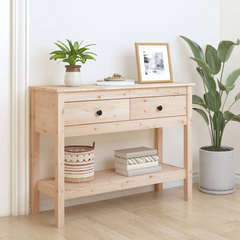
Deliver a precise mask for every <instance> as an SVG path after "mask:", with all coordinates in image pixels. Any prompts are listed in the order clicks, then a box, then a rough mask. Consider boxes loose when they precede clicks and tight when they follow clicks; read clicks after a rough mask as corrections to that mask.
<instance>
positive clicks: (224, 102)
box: [222, 94, 228, 112]
mask: <svg viewBox="0 0 240 240" xmlns="http://www.w3.org/2000/svg"><path fill="white" fill-rule="evenodd" d="M227 97H228V94H227V95H226V98H225V101H224V103H223V106H222V112H223V109H224V106H225V103H226V101H227Z"/></svg>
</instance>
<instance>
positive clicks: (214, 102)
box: [204, 92, 221, 112]
mask: <svg viewBox="0 0 240 240" xmlns="http://www.w3.org/2000/svg"><path fill="white" fill-rule="evenodd" d="M204 101H205V103H206V105H207V106H208V108H209V109H210V110H211V111H213V112H217V111H218V110H219V109H220V107H221V98H220V95H219V93H218V92H216V94H215V96H214V97H213V96H212V95H211V94H210V93H209V92H208V93H205V94H204Z"/></svg>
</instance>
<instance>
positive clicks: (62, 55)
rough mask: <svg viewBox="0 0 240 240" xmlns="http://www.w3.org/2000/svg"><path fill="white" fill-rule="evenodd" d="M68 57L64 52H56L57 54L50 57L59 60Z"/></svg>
mask: <svg viewBox="0 0 240 240" xmlns="http://www.w3.org/2000/svg"><path fill="white" fill-rule="evenodd" d="M65 57H66V55H64V54H56V55H53V56H51V57H50V60H57V59H59V58H60V59H62V58H65Z"/></svg>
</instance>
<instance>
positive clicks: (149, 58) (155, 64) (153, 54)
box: [135, 43, 173, 83]
mask: <svg viewBox="0 0 240 240" xmlns="http://www.w3.org/2000/svg"><path fill="white" fill-rule="evenodd" d="M135 48H136V57H137V68H138V77H139V82H140V83H166V82H173V77H172V65H171V58H170V51H169V44H168V43H135Z"/></svg>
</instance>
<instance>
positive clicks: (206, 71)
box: [190, 57, 212, 79]
mask: <svg viewBox="0 0 240 240" xmlns="http://www.w3.org/2000/svg"><path fill="white" fill-rule="evenodd" d="M190 59H192V60H193V61H195V62H197V63H198V66H199V67H200V68H201V69H202V70H203V74H204V76H205V77H206V78H207V79H208V78H210V77H211V75H212V72H211V69H210V67H209V66H208V64H207V63H206V62H205V61H204V60H202V59H199V58H192V57H190Z"/></svg>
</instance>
